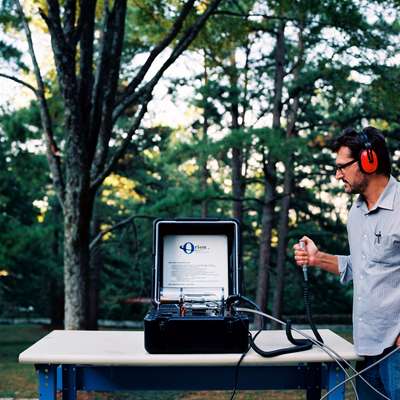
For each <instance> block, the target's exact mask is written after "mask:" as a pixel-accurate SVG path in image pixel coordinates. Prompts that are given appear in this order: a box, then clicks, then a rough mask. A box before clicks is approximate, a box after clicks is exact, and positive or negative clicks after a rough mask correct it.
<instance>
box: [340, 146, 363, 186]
mask: <svg viewBox="0 0 400 400" xmlns="http://www.w3.org/2000/svg"><path fill="white" fill-rule="evenodd" d="M335 177H336V179H337V180H340V181H342V182H343V183H344V191H345V192H346V193H351V194H358V193H363V192H364V191H365V189H366V187H367V185H368V177H367V176H366V175H365V174H363V173H362V172H361V171H360V168H359V166H358V162H357V161H356V160H355V159H354V158H353V157H352V156H351V151H350V149H349V148H348V147H344V146H343V147H341V148H340V149H339V151H338V152H337V155H336V176H335Z"/></svg>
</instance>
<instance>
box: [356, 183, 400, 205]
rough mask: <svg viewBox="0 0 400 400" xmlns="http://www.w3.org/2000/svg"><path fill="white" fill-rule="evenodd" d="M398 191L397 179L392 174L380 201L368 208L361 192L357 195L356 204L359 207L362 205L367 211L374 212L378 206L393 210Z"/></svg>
mask: <svg viewBox="0 0 400 400" xmlns="http://www.w3.org/2000/svg"><path fill="white" fill-rule="evenodd" d="M396 193H397V181H396V179H395V178H394V177H393V176H390V178H389V181H388V183H387V185H386V187H385V189H383V192H382V193H381V195H380V196H379V199H378V201H377V202H376V203H375V205H374V206H373V207H372V208H371V209H370V210H368V208H367V205H366V204H365V201H364V197H363V195H361V194H360V195H359V196H358V197H357V200H356V206H357V207H358V208H360V207H361V208H362V209H363V210H364V211H365V212H367V213H368V212H372V211H374V210H376V209H377V208H385V209H386V210H391V211H393V209H394V201H395V198H396Z"/></svg>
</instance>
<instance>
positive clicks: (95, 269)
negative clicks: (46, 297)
mask: <svg viewBox="0 0 400 400" xmlns="http://www.w3.org/2000/svg"><path fill="white" fill-rule="evenodd" d="M91 225H92V229H91V231H92V234H91V237H92V238H93V237H96V236H97V235H98V234H99V233H100V221H99V219H98V217H97V215H96V213H95V212H94V215H93V219H92V224H91ZM89 265H90V274H89V289H88V315H87V324H86V326H87V329H90V330H97V329H98V317H99V291H100V287H99V285H100V274H101V271H102V269H103V266H104V263H103V254H102V251H101V246H100V245H96V246H94V248H93V249H92V250H91V252H90V264H89Z"/></svg>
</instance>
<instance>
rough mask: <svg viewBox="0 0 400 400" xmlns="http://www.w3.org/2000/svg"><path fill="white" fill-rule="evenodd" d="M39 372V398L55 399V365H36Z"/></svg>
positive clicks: (43, 399)
mask: <svg viewBox="0 0 400 400" xmlns="http://www.w3.org/2000/svg"><path fill="white" fill-rule="evenodd" d="M35 367H36V370H37V372H38V374H39V399H40V400H56V397H57V366H56V365H42V364H40V365H36V366H35Z"/></svg>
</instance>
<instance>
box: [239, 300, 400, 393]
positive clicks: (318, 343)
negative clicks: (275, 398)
mask: <svg viewBox="0 0 400 400" xmlns="http://www.w3.org/2000/svg"><path fill="white" fill-rule="evenodd" d="M235 309H236V310H237V311H242V312H250V313H253V314H259V315H262V316H263V317H265V318H268V319H271V320H273V321H276V322H278V323H279V324H281V325H283V326H286V323H285V322H284V321H281V320H279V319H277V318H275V317H273V316H272V315H268V314H266V313H263V312H260V311H256V310H252V309H249V308H239V307H235ZM292 329H293V330H294V331H295V332H297V333H298V334H300V335H302V336H304V337H305V338H307V339H310V340H311V341H312V342H313V343H314V344H315V345H316V346H317V347H319V348H320V349H321V350H323V351H324V352H325V353H327V354H328V355H329V356H330V357H331V358H332V359H333V360H334V361H335V362H336V363H338V365H339V367H340V368H341V369H342V370H343V372H344V373H345V375H346V376H347V377H348V378H347V379H346V380H345V381H343V382H341V383H339V384H338V385H336V387H334V388H332V389H331V390H330V391H329V393H331V392H333V391H334V390H336V389H337V388H338V387H340V386H341V385H343V384H345V383H346V382H348V381H351V380H352V379H353V378H356V377H357V376H359V377H360V379H362V380H363V381H364V382H365V383H366V384H367V385H368V386H369V387H370V388H371V389H372V390H374V391H375V392H376V393H377V394H379V395H380V396H382V397H383V398H384V399H386V400H390V398H389V397H387V396H386V395H384V394H383V393H381V392H380V391H379V390H378V389H376V388H375V387H373V386H372V385H371V383H369V382H368V381H367V380H366V379H365V378H364V377H363V376H361V374H362V373H363V372H365V371H368V370H369V369H370V368H372V367H373V366H375V365H376V364H378V363H380V362H381V361H383V360H384V359H386V358H387V357H389V356H390V355H391V354H393V353H395V352H396V351H398V350H399V349H400V347H397V348H396V349H394V350H393V351H391V352H390V353H388V354H387V355H385V357H383V358H381V359H379V360H378V361H376V362H375V363H373V364H371V365H370V366H368V367H367V368H364V369H363V370H362V371H360V372H358V371H357V370H356V369H355V368H353V366H352V365H351V364H350V363H349V362H347V361H346V360H345V359H344V358H342V357H341V356H340V355H339V354H338V353H337V352H336V351H335V350H333V349H332V348H330V347H329V346H327V345H326V344H323V343H320V342H319V341H318V340H315V339H313V338H312V337H311V336H309V335H308V334H307V333H305V332H302V331H300V330H299V329H296V328H292ZM325 348H326V349H328V350H329V351H330V352H331V353H332V354H333V355H335V356H336V358H338V359H339V360H340V361H342V362H343V363H344V364H346V365H347V366H348V367H349V368H350V369H351V370H352V371H353V372H354V373H355V374H354V375H352V376H350V375H349V374H348V372H347V371H346V370H345V369H344V368H343V366H342V365H341V364H340V363H339V362H338V360H337V359H335V358H334V357H333V356H332V355H331V354H329V352H328V351H327V350H326V349H325ZM350 383H351V386H352V388H353V390H354V393H355V395H356V398H357V399H358V393H357V390H356V388H355V386H354V384H353V382H350ZM326 396H327V394H325V395H324V397H322V398H321V399H320V400H322V399H324V398H326Z"/></svg>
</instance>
